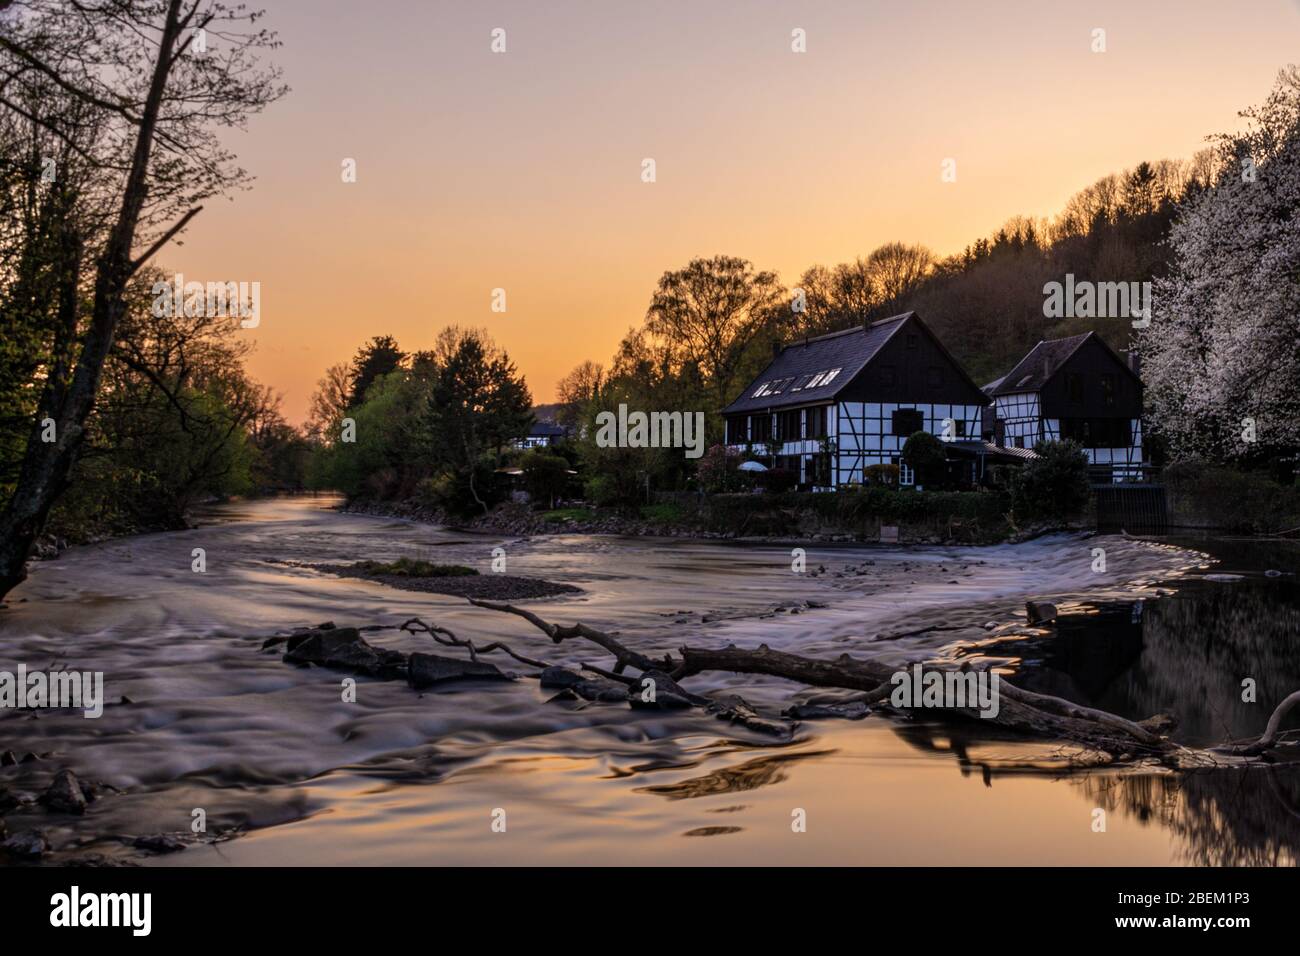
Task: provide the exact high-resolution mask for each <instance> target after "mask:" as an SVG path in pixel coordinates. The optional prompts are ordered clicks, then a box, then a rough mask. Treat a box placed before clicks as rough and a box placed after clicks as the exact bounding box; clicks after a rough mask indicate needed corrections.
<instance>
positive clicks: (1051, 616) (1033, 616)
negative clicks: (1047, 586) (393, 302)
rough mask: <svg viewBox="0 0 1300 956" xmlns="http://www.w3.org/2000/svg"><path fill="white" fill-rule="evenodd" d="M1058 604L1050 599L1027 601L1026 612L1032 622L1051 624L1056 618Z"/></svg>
mask: <svg viewBox="0 0 1300 956" xmlns="http://www.w3.org/2000/svg"><path fill="white" fill-rule="evenodd" d="M1058 613H1059V612H1058V611H1057V610H1056V605H1055V604H1052V603H1050V602H1048V601H1026V602H1025V614H1026V615H1027V616H1028V617H1029V623H1030V624H1050V623H1051V622H1052V621H1055V620H1056V617H1057V614H1058Z"/></svg>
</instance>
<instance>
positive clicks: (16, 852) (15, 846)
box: [0, 830, 50, 860]
mask: <svg viewBox="0 0 1300 956" xmlns="http://www.w3.org/2000/svg"><path fill="white" fill-rule="evenodd" d="M0 850H4V852H6V853H8V854H9V855H10V856H16V857H20V858H22V859H25V860H39V859H40V858H41V857H43V856H44V855H45V854H46V853H49V852H50V842H49V841H48V840H46V839H45V834H44V833H43V832H42V831H40V830H23V831H21V832H20V833H15V834H14V835H13V836H11V837H9V839H7V840H5V841H4V843H0Z"/></svg>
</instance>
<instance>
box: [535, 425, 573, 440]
mask: <svg viewBox="0 0 1300 956" xmlns="http://www.w3.org/2000/svg"><path fill="white" fill-rule="evenodd" d="M567 434H568V432H567V431H565V429H564V428H563V427H562V426H560V425H556V424H555V423H554V422H533V427H532V428H530V429H528V437H529V438H561V437H563V436H565V435H567Z"/></svg>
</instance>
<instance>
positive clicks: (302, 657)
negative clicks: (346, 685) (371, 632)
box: [284, 627, 406, 677]
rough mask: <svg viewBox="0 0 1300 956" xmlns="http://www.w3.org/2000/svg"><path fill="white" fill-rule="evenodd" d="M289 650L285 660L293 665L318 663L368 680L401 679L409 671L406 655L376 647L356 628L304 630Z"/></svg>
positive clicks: (293, 641)
mask: <svg viewBox="0 0 1300 956" xmlns="http://www.w3.org/2000/svg"><path fill="white" fill-rule="evenodd" d="M286 647H287V648H288V650H287V651H286V652H285V655H284V660H285V661H286V662H287V663H290V664H316V665H319V666H320V667H332V668H337V669H339V670H347V671H352V672H354V673H357V674H365V675H366V676H368V677H400V676H401V675H402V673H403V672H404V671H405V668H406V656H405V655H404V654H402V653H400V652H399V651H388V650H384V649H382V648H377V647H372V646H371V645H369V644H367V643H366V642H365V640H364V639H362V637H361V632H360V631H358V630H357V629H356V628H355V627H336V628H329V629H327V630H316V631H304V632H303V633H301V634H294V635H293V636H292V637H290V638H289V640H288V642H287V644H286Z"/></svg>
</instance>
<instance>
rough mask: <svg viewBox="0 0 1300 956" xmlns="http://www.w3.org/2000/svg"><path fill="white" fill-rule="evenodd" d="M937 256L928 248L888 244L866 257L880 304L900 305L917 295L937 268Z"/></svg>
mask: <svg viewBox="0 0 1300 956" xmlns="http://www.w3.org/2000/svg"><path fill="white" fill-rule="evenodd" d="M934 262H935V259H934V253H932V252H931V251H930V250H929V249H927V248H926V247H925V246H921V245H907V244H906V243H903V242H887V243H885V244H884V245H883V246H880V247H879V248H877V249H874V250H872V252H871V255H869V256H867V263H866V265H867V269H868V270H869V271H870V274H871V278H872V282H873V283H874V285H875V287H876V289H877V290H878V292H879V298H880V302H881V303H889V304H893V303H898V302H901V301H902V300H903V299H904V298H906V297H907V296H908V295H910V294H911V293H912V292H914V291H915V290H916V289H917V288H918V287H920V285H921V283H922V282H923V281H924V280H925V278H926V276H928V275H929V274H930V271H931V270H932V269H933V268H934Z"/></svg>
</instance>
